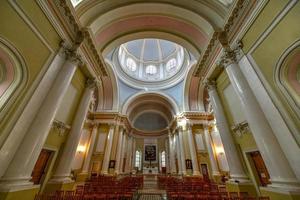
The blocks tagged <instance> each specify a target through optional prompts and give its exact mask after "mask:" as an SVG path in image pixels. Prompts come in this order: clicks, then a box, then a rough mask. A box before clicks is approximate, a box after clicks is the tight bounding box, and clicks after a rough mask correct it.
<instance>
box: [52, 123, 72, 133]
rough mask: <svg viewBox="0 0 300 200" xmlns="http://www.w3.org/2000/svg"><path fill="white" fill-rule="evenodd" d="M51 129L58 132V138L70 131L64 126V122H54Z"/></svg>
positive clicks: (68, 127)
mask: <svg viewBox="0 0 300 200" xmlns="http://www.w3.org/2000/svg"><path fill="white" fill-rule="evenodd" d="M52 128H53V129H54V130H57V131H58V134H59V136H62V137H63V136H64V135H65V134H66V133H67V131H69V130H70V129H71V127H70V126H68V125H66V124H65V123H64V122H61V121H58V120H54V121H53V123H52Z"/></svg>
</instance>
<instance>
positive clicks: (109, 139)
mask: <svg viewBox="0 0 300 200" xmlns="http://www.w3.org/2000/svg"><path fill="white" fill-rule="evenodd" d="M114 131H115V125H114V124H111V125H110V128H109V132H108V135H107V140H106V145H105V152H104V158H103V164H102V171H101V173H102V174H108V167H109V161H110V153H111V147H112V142H113V137H114Z"/></svg>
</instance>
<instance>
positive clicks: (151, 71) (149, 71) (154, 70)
mask: <svg viewBox="0 0 300 200" xmlns="http://www.w3.org/2000/svg"><path fill="white" fill-rule="evenodd" d="M156 73H157V67H156V66H154V65H148V66H147V67H146V74H149V75H154V74H156Z"/></svg>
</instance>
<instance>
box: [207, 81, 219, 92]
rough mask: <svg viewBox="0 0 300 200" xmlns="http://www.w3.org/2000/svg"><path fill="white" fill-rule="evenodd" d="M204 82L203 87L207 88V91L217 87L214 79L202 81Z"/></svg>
mask: <svg viewBox="0 0 300 200" xmlns="http://www.w3.org/2000/svg"><path fill="white" fill-rule="evenodd" d="M204 84H205V87H206V88H207V90H208V91H209V90H216V88H217V83H216V81H215V80H206V81H205V82H204Z"/></svg>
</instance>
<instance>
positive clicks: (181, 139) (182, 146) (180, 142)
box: [178, 127, 186, 175]
mask: <svg viewBox="0 0 300 200" xmlns="http://www.w3.org/2000/svg"><path fill="white" fill-rule="evenodd" d="M178 139H179V147H180V157H181V169H182V174H183V175H186V165H185V150H184V142H183V130H182V127H179V128H178Z"/></svg>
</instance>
